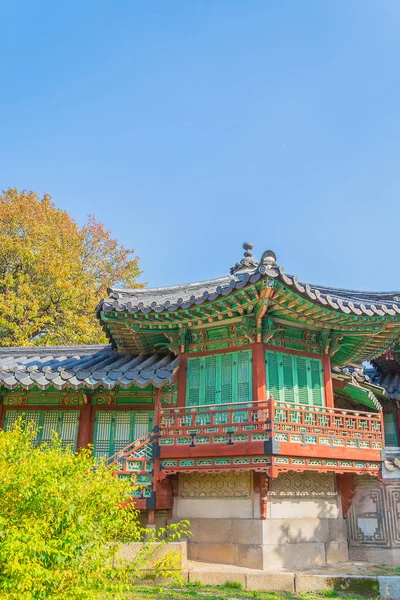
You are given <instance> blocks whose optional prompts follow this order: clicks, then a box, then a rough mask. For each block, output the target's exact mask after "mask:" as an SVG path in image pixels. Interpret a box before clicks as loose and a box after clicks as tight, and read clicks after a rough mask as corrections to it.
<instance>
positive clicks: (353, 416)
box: [269, 399, 383, 450]
mask: <svg viewBox="0 0 400 600" xmlns="http://www.w3.org/2000/svg"><path fill="white" fill-rule="evenodd" d="M269 413H270V414H271V416H272V415H273V417H272V419H271V434H272V435H273V436H274V437H275V439H276V440H277V441H279V442H289V443H290V444H301V445H302V446H308V445H312V446H314V445H318V446H325V447H326V446H328V447H330V448H332V449H334V448H337V449H339V448H346V449H349V450H350V449H351V450H356V449H358V450H381V449H382V448H383V422H382V413H373V412H363V411H354V410H345V409H340V408H326V407H317V406H315V407H308V406H304V405H295V404H290V403H282V402H274V400H272V399H271V400H270V401H269Z"/></svg>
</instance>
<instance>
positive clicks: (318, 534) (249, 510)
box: [174, 472, 348, 569]
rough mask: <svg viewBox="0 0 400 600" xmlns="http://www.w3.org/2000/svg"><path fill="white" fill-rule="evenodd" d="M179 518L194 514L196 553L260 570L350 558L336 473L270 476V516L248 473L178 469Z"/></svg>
mask: <svg viewBox="0 0 400 600" xmlns="http://www.w3.org/2000/svg"><path fill="white" fill-rule="evenodd" d="M178 490H179V492H178V497H177V498H175V499H174V519H183V518H184V519H189V520H190V522H191V527H190V528H191V531H192V533H193V537H192V538H191V539H190V540H189V544H188V557H189V559H192V560H200V561H207V562H216V563H225V564H233V565H239V566H244V567H250V568H255V569H275V568H289V569H293V568H304V567H308V566H312V565H323V564H327V563H335V562H340V561H344V560H347V558H348V547H347V530H346V524H345V521H344V520H343V518H342V511H341V505H340V499H339V498H338V495H337V493H336V489H335V479H334V475H333V474H327V475H320V474H318V473H309V474H307V473H288V474H283V475H280V476H279V477H278V478H276V479H274V480H271V482H270V490H269V493H268V501H267V519H266V520H261V519H260V495H259V493H258V492H256V491H254V489H253V484H252V474H251V473H235V472H231V473H230V472H227V473H221V474H215V475H214V474H199V473H193V474H188V475H186V474H184V475H180V478H179V487H178Z"/></svg>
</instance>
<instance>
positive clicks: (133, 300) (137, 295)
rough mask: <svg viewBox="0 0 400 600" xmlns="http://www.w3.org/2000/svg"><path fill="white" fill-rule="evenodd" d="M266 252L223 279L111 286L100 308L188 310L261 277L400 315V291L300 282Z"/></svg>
mask: <svg viewBox="0 0 400 600" xmlns="http://www.w3.org/2000/svg"><path fill="white" fill-rule="evenodd" d="M264 255H266V259H265V260H263V258H262V259H261V261H260V263H259V264H258V266H256V267H255V268H246V266H244V269H245V270H244V271H242V272H237V273H235V274H233V275H229V276H226V277H222V278H219V279H211V280H207V281H202V282H198V283H189V284H183V285H176V286H171V287H163V288H150V289H120V288H110V289H109V298H107V299H106V300H102V301H101V302H100V304H99V305H98V307H97V311H98V312H100V311H104V312H110V311H112V310H116V311H120V312H124V311H128V312H130V313H137V312H143V313H150V312H153V311H154V312H163V311H169V312H170V311H175V310H177V309H179V308H183V309H187V308H190V307H191V306H193V305H199V304H203V303H204V302H207V301H212V300H215V299H216V298H218V297H220V296H228V295H229V294H230V293H231V292H233V291H234V290H238V289H241V288H244V287H245V286H247V285H249V284H252V283H256V282H257V281H259V280H260V279H261V278H264V277H270V278H272V279H276V280H278V281H280V282H281V283H282V284H284V285H285V286H286V287H288V288H290V289H292V290H294V291H295V292H297V293H299V294H300V295H302V296H304V297H305V298H307V299H309V300H311V301H312V302H314V303H316V304H320V305H321V306H325V307H327V308H331V309H333V310H337V311H339V312H342V313H346V314H354V315H367V316H373V315H378V316H385V315H392V316H394V315H397V314H400V291H399V292H363V291H356V290H344V289H341V288H330V287H326V286H321V285H313V284H308V283H300V281H299V279H298V278H297V277H296V276H293V275H287V274H286V272H285V269H284V268H283V267H280V266H278V264H277V263H276V260H275V255H274V253H273V252H271V251H267V252H265V253H264ZM264 255H263V257H264Z"/></svg>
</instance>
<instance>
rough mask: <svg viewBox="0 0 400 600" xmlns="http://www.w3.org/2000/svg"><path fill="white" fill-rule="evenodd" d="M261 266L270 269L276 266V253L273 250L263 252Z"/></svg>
mask: <svg viewBox="0 0 400 600" xmlns="http://www.w3.org/2000/svg"><path fill="white" fill-rule="evenodd" d="M260 266H263V267H266V268H267V269H270V268H271V267H276V266H277V262H276V254H275V252H273V251H272V250H266V251H265V252H263V255H262V257H261V260H260Z"/></svg>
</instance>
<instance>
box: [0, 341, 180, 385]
mask: <svg viewBox="0 0 400 600" xmlns="http://www.w3.org/2000/svg"><path fill="white" fill-rule="evenodd" d="M178 367H179V358H176V357H174V356H173V355H172V354H170V353H168V354H162V353H153V354H150V355H145V354H132V353H127V352H124V353H121V352H118V351H117V350H114V349H112V348H111V346H100V345H98V346H97V345H95V346H75V347H74V346H67V347H60V346H58V347H32V348H0V386H2V387H4V388H6V389H8V390H14V389H17V388H19V387H21V388H23V389H25V390H30V389H33V388H38V389H40V390H47V389H49V388H55V389H56V390H64V389H73V390H79V389H88V390H93V389H97V388H99V387H103V388H105V389H108V390H112V389H114V388H115V387H116V386H119V387H121V388H123V389H129V388H130V387H132V386H138V387H140V388H145V387H147V386H149V385H153V386H154V387H156V388H161V387H162V386H164V385H170V384H171V383H172V382H173V379H174V376H175V374H176V372H177V370H178Z"/></svg>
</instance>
